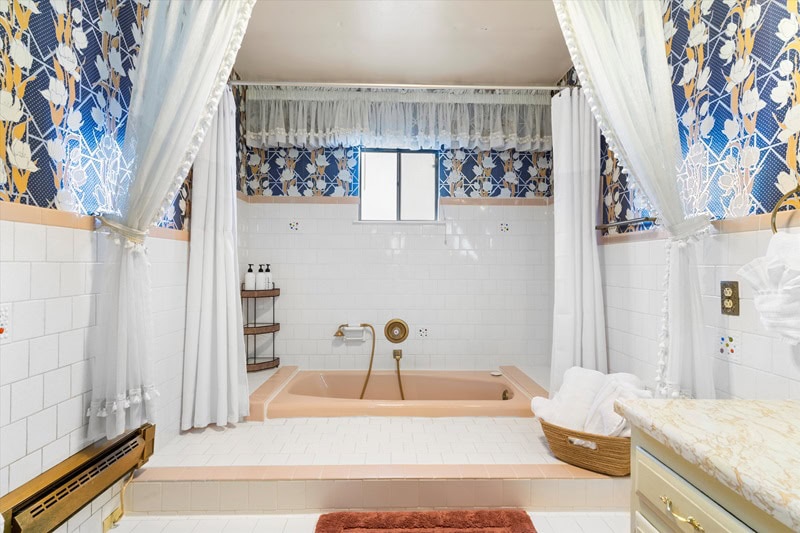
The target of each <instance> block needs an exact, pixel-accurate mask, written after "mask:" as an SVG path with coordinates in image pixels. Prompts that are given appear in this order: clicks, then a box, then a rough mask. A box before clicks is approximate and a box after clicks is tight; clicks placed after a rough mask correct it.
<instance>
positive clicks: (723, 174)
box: [601, 0, 800, 220]
mask: <svg viewBox="0 0 800 533" xmlns="http://www.w3.org/2000/svg"><path fill="white" fill-rule="evenodd" d="M664 5H665V12H664V32H665V41H666V52H667V55H668V58H669V62H670V65H671V69H672V80H673V90H674V97H675V107H676V114H677V120H678V128H679V133H680V137H681V147H682V150H683V155H684V157H683V161H682V163H681V168H680V172H679V180H680V184H681V190H682V194H683V199H684V201H685V203H686V205H687V207H688V209H689V210H690V211H691V212H695V213H702V212H706V213H709V214H710V215H712V216H713V217H714V218H733V217H742V216H747V215H754V214H761V213H767V212H770V211H771V210H772V208H773V207H774V205H775V203H776V202H777V200H778V198H780V196H781V195H782V194H784V193H785V192H788V191H790V190H792V189H794V188H795V187H797V186H798V184H799V183H800V178H798V176H799V175H800V163H799V162H798V141H799V140H800V90H798V89H800V87H798V85H800V12H799V11H798V2H797V1H796V0H668V1H666V2H664ZM604 170H605V169H604ZM601 180H602V182H603V184H604V191H603V192H604V195H603V196H604V198H607V196H608V194H607V193H608V187H607V185H606V183H608V176H607V172H605V171H604V175H603V177H602V178H601ZM635 196H636V194H635V192H634V193H629V194H628V199H627V200H625V201H627V202H628V203H627V204H625V205H631V203H630V200H631V199H632V198H635ZM620 198H623V199H624V196H620ZM612 201H613V194H612ZM789 205H791V206H793V207H794V208H800V200H797V199H793V200H791V201H790V202H789ZM633 206H634V208H633V209H631V210H630V212H628V210H627V209H625V208H624V207H623V208H619V209H620V212H619V214H617V215H616V217H614V216H612V217H611V218H609V220H622V219H627V218H628V217H637V216H641V214H640V213H641V211H640V210H637V209H636V207H637V204H636V202H634V203H633ZM639 207H641V206H639ZM616 209H617V207H616V206H615V210H616ZM606 216H609V214H608V213H606V214H604V218H605V217H606Z"/></svg>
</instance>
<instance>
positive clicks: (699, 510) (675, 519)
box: [634, 448, 752, 533]
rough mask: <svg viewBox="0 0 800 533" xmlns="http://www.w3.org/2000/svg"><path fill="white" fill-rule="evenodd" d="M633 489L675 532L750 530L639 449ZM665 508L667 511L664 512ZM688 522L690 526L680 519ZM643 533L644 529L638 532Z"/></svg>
mask: <svg viewBox="0 0 800 533" xmlns="http://www.w3.org/2000/svg"><path fill="white" fill-rule="evenodd" d="M634 468H635V469H636V475H635V476H634V479H635V481H634V484H635V486H634V490H635V491H636V494H637V496H638V497H639V498H640V499H642V500H644V501H646V502H647V503H648V504H649V505H650V507H652V509H654V510H655V511H656V515H657V516H658V518H659V519H660V520H661V521H663V522H665V523H667V524H670V525H671V526H672V527H673V528H674V529H675V531H685V532H696V531H701V529H700V528H702V530H704V531H705V532H706V533H714V532H716V531H730V532H736V533H738V532H748V531H752V530H751V529H750V528H748V527H747V526H746V525H745V524H743V523H742V522H740V521H739V519H737V518H736V517H735V516H734V515H732V514H731V513H729V512H728V511H726V510H725V509H723V508H722V507H720V506H719V505H718V504H717V503H715V502H714V501H713V500H711V499H710V498H709V497H708V496H706V495H705V494H703V493H702V492H701V491H700V490H698V489H697V488H696V487H695V486H694V485H692V484H691V483H689V482H688V481H686V480H685V479H683V478H682V477H680V476H679V475H678V474H676V473H675V472H674V471H672V470H671V469H670V468H669V467H667V466H666V465H664V464H663V463H661V462H660V461H658V460H657V459H655V458H654V457H653V456H651V455H650V454H648V453H647V452H645V451H644V450H642V449H641V448H637V449H636V464H635V465H634ZM668 507H669V509H668ZM679 517H682V518H684V519H685V520H689V519H690V517H691V519H693V521H694V524H695V525H693V524H691V523H689V522H686V521H684V520H681V519H680V518H679ZM642 530H643V531H647V530H646V529H644V528H643V529H642Z"/></svg>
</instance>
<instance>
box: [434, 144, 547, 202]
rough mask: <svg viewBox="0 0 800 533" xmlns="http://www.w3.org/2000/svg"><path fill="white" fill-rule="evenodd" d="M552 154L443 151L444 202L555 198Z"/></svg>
mask: <svg viewBox="0 0 800 533" xmlns="http://www.w3.org/2000/svg"><path fill="white" fill-rule="evenodd" d="M551 154H552V152H517V151H515V150H505V151H501V152H497V151H491V152H480V151H475V150H442V151H441V152H440V155H439V165H440V166H439V196H441V197H442V198H448V197H454V198H546V197H549V196H551V195H552V187H551V182H550V172H551V170H552V167H553V160H552V155H551Z"/></svg>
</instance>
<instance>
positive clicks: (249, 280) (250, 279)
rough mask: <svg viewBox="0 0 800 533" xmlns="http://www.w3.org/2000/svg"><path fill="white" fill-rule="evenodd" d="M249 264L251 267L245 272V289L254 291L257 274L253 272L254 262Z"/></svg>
mask: <svg viewBox="0 0 800 533" xmlns="http://www.w3.org/2000/svg"><path fill="white" fill-rule="evenodd" d="M249 265H250V267H249V268H248V269H247V272H245V274H244V290H246V291H254V290H256V275H255V274H254V273H253V263H249Z"/></svg>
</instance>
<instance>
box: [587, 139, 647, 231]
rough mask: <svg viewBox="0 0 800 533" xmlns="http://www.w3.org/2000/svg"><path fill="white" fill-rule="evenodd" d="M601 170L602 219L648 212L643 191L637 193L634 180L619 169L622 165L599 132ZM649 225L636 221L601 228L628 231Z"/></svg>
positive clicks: (619, 217) (605, 220) (633, 216)
mask: <svg viewBox="0 0 800 533" xmlns="http://www.w3.org/2000/svg"><path fill="white" fill-rule="evenodd" d="M600 173H601V178H600V183H601V188H602V194H603V196H602V198H601V201H602V202H603V206H602V208H601V210H600V211H601V215H602V219H603V222H604V223H608V222H618V221H623V220H633V219H635V218H640V217H647V216H650V212H649V211H648V209H647V207H646V205H645V203H644V199H643V194H637V192H638V191H637V189H636V184H635V183H634V180H633V179H631V178H630V176H628V175H627V174H624V173H623V172H622V167H621V166H620V165H619V163H618V162H617V160H616V158H615V157H614V152H612V151H611V150H610V149H609V148H608V144H606V139H605V137H603V136H602V135H601V136H600ZM652 226H653V223H652V222H637V223H634V224H625V225H622V226H614V227H611V228H608V229H606V230H604V233H606V234H615V233H630V232H632V231H639V230H642V229H648V228H651V227H652Z"/></svg>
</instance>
